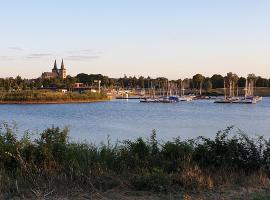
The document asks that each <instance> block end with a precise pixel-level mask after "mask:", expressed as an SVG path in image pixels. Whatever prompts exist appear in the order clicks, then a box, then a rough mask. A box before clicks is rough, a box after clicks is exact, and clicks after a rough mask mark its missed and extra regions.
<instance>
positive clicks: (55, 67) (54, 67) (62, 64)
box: [53, 58, 65, 70]
mask: <svg viewBox="0 0 270 200" xmlns="http://www.w3.org/2000/svg"><path fill="white" fill-rule="evenodd" d="M61 69H62V70H63V69H65V65H64V60H63V58H62V62H61ZM53 70H58V68H57V63H56V60H55V61H54V66H53Z"/></svg>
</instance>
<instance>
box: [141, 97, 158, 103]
mask: <svg viewBox="0 0 270 200" xmlns="http://www.w3.org/2000/svg"><path fill="white" fill-rule="evenodd" d="M140 102H141V103H158V100H157V99H152V98H143V99H141V100H140Z"/></svg>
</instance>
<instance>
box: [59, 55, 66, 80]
mask: <svg viewBox="0 0 270 200" xmlns="http://www.w3.org/2000/svg"><path fill="white" fill-rule="evenodd" d="M59 77H60V78H61V79H65V78H66V77H67V70H66V68H65V65H64V60H63V59H62V62H61V68H60V69H59Z"/></svg>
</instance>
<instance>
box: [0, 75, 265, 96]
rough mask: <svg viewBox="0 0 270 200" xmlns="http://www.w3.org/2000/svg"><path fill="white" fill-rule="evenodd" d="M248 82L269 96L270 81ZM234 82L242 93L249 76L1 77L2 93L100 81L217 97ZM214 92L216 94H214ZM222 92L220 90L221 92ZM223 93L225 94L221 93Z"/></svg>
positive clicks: (104, 86) (104, 85) (108, 86)
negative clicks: (226, 82)
mask: <svg viewBox="0 0 270 200" xmlns="http://www.w3.org/2000/svg"><path fill="white" fill-rule="evenodd" d="M247 78H248V79H252V81H253V83H254V86H255V93H256V92H257V91H258V94H257V93H256V95H260V91H259V90H257V89H256V88H262V89H260V90H263V92H262V95H266V96H270V79H269V78H263V77H261V76H255V75H254V74H249V75H248V77H247ZM228 79H230V80H232V81H233V82H234V83H235V85H234V86H235V87H238V88H239V94H241V93H242V92H243V90H241V89H240V88H244V87H245V83H246V77H241V76H238V75H237V74H234V73H232V72H229V73H227V74H226V75H220V74H214V75H212V76H209V77H207V76H204V75H202V74H195V75H194V76H193V77H190V78H183V79H180V78H179V79H175V80H169V79H168V78H166V77H157V78H151V77H149V76H148V77H143V76H139V77H136V76H129V77H128V76H126V75H124V77H121V78H111V77H108V76H104V75H101V74H85V73H80V74H78V75H76V76H74V77H72V76H67V78H66V79H60V78H52V79H41V78H37V79H23V78H22V77H20V76H17V77H16V78H0V90H5V91H13V90H15V91H18V90H36V89H40V88H48V89H52V88H53V89H56V88H57V89H67V90H69V91H72V90H73V89H74V84H75V83H82V84H84V86H87V87H88V88H93V89H97V88H98V83H97V80H99V81H101V88H102V89H103V90H105V89H146V90H148V89H156V91H157V92H158V91H159V90H162V89H164V88H165V89H166V87H167V86H168V85H167V84H168V82H169V85H170V87H171V88H172V89H173V88H175V87H177V88H179V89H180V88H184V89H185V90H186V93H198V91H199V89H200V88H201V89H202V91H203V94H213V95H215V94H216V93H215V92H216V91H215V90H216V89H220V88H221V89H222V88H224V80H228ZM212 90H213V91H212ZM218 91H219V90H218ZM221 92H222V93H223V92H224V91H223V90H221Z"/></svg>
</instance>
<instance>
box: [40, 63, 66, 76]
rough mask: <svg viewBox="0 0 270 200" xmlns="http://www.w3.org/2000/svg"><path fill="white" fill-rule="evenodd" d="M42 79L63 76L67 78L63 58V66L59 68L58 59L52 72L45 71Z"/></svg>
mask: <svg viewBox="0 0 270 200" xmlns="http://www.w3.org/2000/svg"><path fill="white" fill-rule="evenodd" d="M41 77H42V79H51V78H61V79H65V78H66V77H67V70H66V68H65V65H64V61H63V59H62V62H61V68H60V69H58V68H57V63H56V60H55V61H54V66H53V69H52V72H43V73H42V75H41Z"/></svg>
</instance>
